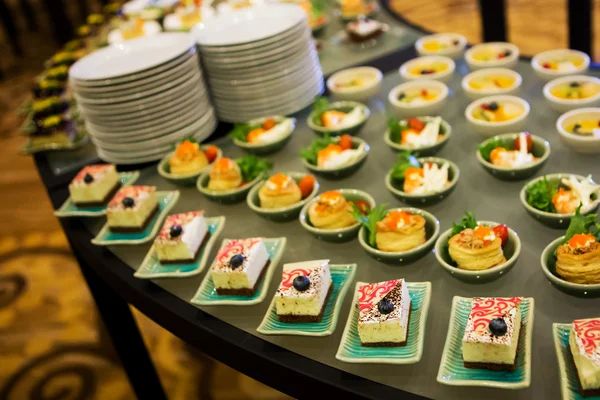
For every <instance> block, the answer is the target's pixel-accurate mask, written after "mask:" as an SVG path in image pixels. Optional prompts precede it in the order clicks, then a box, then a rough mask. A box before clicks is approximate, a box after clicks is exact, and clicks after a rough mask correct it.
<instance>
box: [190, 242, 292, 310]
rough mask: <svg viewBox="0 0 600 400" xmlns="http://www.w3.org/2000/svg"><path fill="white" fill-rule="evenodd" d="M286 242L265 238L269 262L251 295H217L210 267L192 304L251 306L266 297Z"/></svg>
mask: <svg viewBox="0 0 600 400" xmlns="http://www.w3.org/2000/svg"><path fill="white" fill-rule="evenodd" d="M229 240H230V239H225V240H223V244H222V245H221V247H223V246H225V243H227V242H228V241H229ZM286 243H287V239H286V238H284V237H280V238H272V239H265V247H266V248H267V253H268V254H269V259H270V260H271V263H270V264H269V266H268V269H267V271H266V273H265V276H264V278H263V280H262V282H261V283H260V284H259V285H258V288H257V289H256V291H255V292H254V295H253V296H233V295H223V296H220V295H218V294H217V290H216V289H215V285H214V284H213V280H212V276H211V271H212V268H211V269H210V270H209V271H208V273H207V274H206V276H205V277H204V280H203V281H202V284H201V285H200V287H199V288H198V291H197V292H196V294H195V295H194V297H192V299H191V300H190V301H191V302H192V304H197V305H201V306H214V305H219V304H221V305H223V304H228V305H236V306H251V305H253V304H258V303H260V302H262V301H263V300H264V299H265V297H267V290H269V284H270V283H271V279H272V278H273V272H275V270H276V269H277V265H278V264H279V262H280V261H281V257H282V256H283V252H284V250H285V245H286Z"/></svg>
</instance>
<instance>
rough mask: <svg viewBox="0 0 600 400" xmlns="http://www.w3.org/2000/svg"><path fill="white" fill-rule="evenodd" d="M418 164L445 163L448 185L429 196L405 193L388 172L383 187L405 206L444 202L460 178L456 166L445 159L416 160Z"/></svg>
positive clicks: (400, 183)
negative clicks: (447, 165) (446, 164)
mask: <svg viewBox="0 0 600 400" xmlns="http://www.w3.org/2000/svg"><path fill="white" fill-rule="evenodd" d="M417 160H418V161H419V163H421V165H423V164H424V163H427V162H431V163H435V164H437V165H439V166H442V165H443V164H444V163H445V162H447V163H448V164H449V165H450V168H449V169H448V178H449V179H450V184H449V185H448V186H446V187H445V188H444V190H442V191H441V192H438V193H431V194H412V193H410V194H409V193H406V192H405V191H404V190H402V189H403V182H398V181H396V180H394V179H393V178H392V170H390V171H389V172H388V173H387V175H386V176H385V186H386V187H387V188H388V190H389V191H390V192H392V194H393V195H394V196H395V197H396V198H398V199H399V200H400V201H403V202H404V203H407V204H412V205H420V206H429V205H432V204H436V203H439V202H440V201H442V200H444V199H445V198H446V197H448V196H449V195H450V193H452V192H453V191H454V189H455V188H456V184H457V182H458V178H459V177H460V170H459V169H458V166H457V165H456V164H454V163H453V162H452V161H450V160H446V159H445V158H438V157H422V158H417Z"/></svg>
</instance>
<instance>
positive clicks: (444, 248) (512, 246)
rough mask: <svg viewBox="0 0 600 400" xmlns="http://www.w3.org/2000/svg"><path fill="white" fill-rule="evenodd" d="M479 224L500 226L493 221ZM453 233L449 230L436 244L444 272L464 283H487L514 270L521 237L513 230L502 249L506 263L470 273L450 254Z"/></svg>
mask: <svg viewBox="0 0 600 400" xmlns="http://www.w3.org/2000/svg"><path fill="white" fill-rule="evenodd" d="M478 224H479V225H485V226H488V227H494V226H496V225H499V224H498V223H497V222H491V221H479V222H478ZM451 233H452V229H448V230H447V231H445V232H443V233H442V234H441V235H440V237H439V239H438V240H437V242H436V243H435V257H436V258H437V260H438V262H439V263H440V265H441V266H442V267H443V268H444V270H446V272H448V273H449V274H450V275H452V276H453V277H454V278H456V279H459V280H461V281H464V282H468V283H485V282H491V281H493V280H496V279H498V278H500V277H501V276H502V275H505V274H506V273H508V271H510V270H511V269H512V267H513V266H514V265H515V263H516V262H517V258H518V257H519V254H520V253H521V239H520V238H519V235H517V233H516V232H515V231H513V230H512V229H511V228H508V241H507V242H506V244H505V245H504V247H503V248H502V251H503V252H504V258H506V262H505V263H503V264H500V265H497V266H495V267H492V268H490V269H486V270H483V271H469V270H464V269H460V268H458V267H456V266H455V264H454V261H453V260H452V258H451V257H450V253H449V252H448V239H450V234H451Z"/></svg>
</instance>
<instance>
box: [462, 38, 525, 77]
mask: <svg viewBox="0 0 600 400" xmlns="http://www.w3.org/2000/svg"><path fill="white" fill-rule="evenodd" d="M488 47H491V48H492V49H494V48H497V49H498V51H500V49H506V50H509V51H510V55H509V56H508V57H503V58H499V59H497V60H491V61H480V60H475V59H473V54H476V53H477V52H479V51H481V50H485V49H486V48H488ZM465 61H466V62H467V64H468V65H469V69H471V71H475V70H478V69H482V68H497V67H502V68H514V67H515V66H516V65H517V63H518V62H519V48H518V47H517V46H515V45H514V44H512V43H507V42H489V43H481V44H477V45H475V46H473V47H471V48H470V49H469V50H467V51H466V52H465Z"/></svg>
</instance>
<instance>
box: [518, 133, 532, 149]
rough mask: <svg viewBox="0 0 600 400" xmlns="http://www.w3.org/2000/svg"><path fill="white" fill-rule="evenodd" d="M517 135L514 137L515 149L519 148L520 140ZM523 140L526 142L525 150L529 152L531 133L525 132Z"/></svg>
mask: <svg viewBox="0 0 600 400" xmlns="http://www.w3.org/2000/svg"><path fill="white" fill-rule="evenodd" d="M519 136H520V135H519ZM519 136H517V138H516V139H515V143H514V147H515V150H521V140H520V137H519ZM525 141H526V142H527V152H528V153H531V150H532V149H533V139H531V135H530V134H529V132H525Z"/></svg>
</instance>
